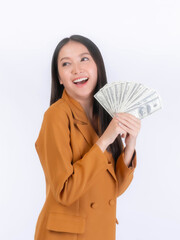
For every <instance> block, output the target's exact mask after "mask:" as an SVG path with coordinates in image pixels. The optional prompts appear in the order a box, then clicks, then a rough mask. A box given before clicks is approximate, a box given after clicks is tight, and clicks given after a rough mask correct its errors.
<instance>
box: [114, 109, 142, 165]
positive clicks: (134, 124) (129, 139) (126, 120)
mask: <svg viewBox="0 0 180 240" xmlns="http://www.w3.org/2000/svg"><path fill="white" fill-rule="evenodd" d="M115 117H116V118H117V119H118V121H119V125H120V127H121V128H122V129H123V130H124V131H125V133H123V134H122V135H121V137H124V138H125V143H126V147H125V152H124V162H125V164H126V165H127V166H129V165H130V163H131V159H132V156H133V153H134V149H135V146H136V138H137V135H138V133H139V131H140V128H141V121H140V120H139V119H138V118H136V117H135V116H133V115H132V114H129V113H118V114H116V116H115Z"/></svg>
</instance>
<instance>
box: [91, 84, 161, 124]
mask: <svg viewBox="0 0 180 240" xmlns="http://www.w3.org/2000/svg"><path fill="white" fill-rule="evenodd" d="M94 97H95V99H96V100H97V101H98V102H99V103H100V104H101V105H102V106H103V108H104V109H105V110H106V111H107V112H108V113H109V114H110V115H111V117H114V115H115V114H116V113H120V112H127V113H130V114H132V115H134V116H135V117H137V118H139V119H142V118H144V117H147V116H149V115H150V114H152V113H153V112H155V111H157V110H159V109H161V108H162V100H161V97H160V96H159V94H158V93H157V92H156V91H155V90H154V89H151V88H148V87H146V86H144V85H142V84H141V83H136V82H112V83H107V84H106V85H104V86H103V87H102V88H101V89H100V90H99V91H98V92H97V93H96V94H95V95H94Z"/></svg>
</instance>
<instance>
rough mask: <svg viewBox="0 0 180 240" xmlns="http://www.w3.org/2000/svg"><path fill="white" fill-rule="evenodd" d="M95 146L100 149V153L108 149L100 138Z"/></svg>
mask: <svg viewBox="0 0 180 240" xmlns="http://www.w3.org/2000/svg"><path fill="white" fill-rule="evenodd" d="M96 144H97V145H98V146H99V147H100V149H101V150H102V152H104V151H105V150H106V148H107V147H108V144H107V143H106V142H105V141H104V139H103V138H102V137H100V138H99V139H98V140H97V142H96Z"/></svg>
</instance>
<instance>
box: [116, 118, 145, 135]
mask: <svg viewBox="0 0 180 240" xmlns="http://www.w3.org/2000/svg"><path fill="white" fill-rule="evenodd" d="M115 118H116V119H117V120H118V121H119V122H120V126H121V128H122V129H123V130H124V131H126V132H128V133H129V134H131V135H133V136H137V134H138V132H139V130H140V127H141V121H140V119H138V118H136V117H135V116H133V115H132V114H129V113H118V114H116V115H115Z"/></svg>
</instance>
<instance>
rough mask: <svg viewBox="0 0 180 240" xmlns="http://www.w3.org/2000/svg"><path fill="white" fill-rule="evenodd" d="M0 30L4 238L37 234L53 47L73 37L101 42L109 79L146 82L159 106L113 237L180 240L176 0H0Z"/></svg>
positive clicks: (0, 220)
mask: <svg viewBox="0 0 180 240" xmlns="http://www.w3.org/2000/svg"><path fill="white" fill-rule="evenodd" d="M0 33H1V37H0V43H1V44H0V98H1V99H0V104H1V105H0V106H1V124H0V146H1V147H0V161H1V162H0V163H1V166H0V189H1V193H0V215H1V217H0V239H3V240H6V239H8V240H25V239H26V240H32V239H33V237H34V230H35V224H36V221H37V217H38V215H39V212H40V210H41V208H42V206H43V203H44V200H45V179H44V173H43V170H42V168H41V165H40V161H39V158H38V156H37V153H36V151H35V146H34V144H35V141H36V139H37V136H38V133H39V130H40V126H41V123H42V117H43V114H44V111H45V110H46V109H47V108H48V107H49V101H50V86H51V73H50V65H51V58H52V54H53V51H54V49H55V47H56V45H57V43H58V42H59V41H60V40H61V39H62V38H64V37H69V36H70V35H72V34H80V35H84V36H86V37H88V38H90V39H91V40H92V41H94V42H95V43H96V45H97V46H98V47H99V49H100V50H101V52H102V55H103V58H104V62H105V66H106V71H107V76H108V81H109V82H111V81H116V80H117V81H118V80H122V81H137V82H141V83H143V84H144V85H146V86H148V87H151V88H154V89H156V90H157V91H158V92H159V94H160V95H161V97H162V100H163V109H162V110H160V111H158V112H156V113H154V114H153V115H151V116H149V117H148V118H145V119H143V120H142V127H141V131H140V133H139V136H138V140H137V146H136V150H137V156H138V165H137V169H136V171H135V175H134V179H133V182H132V184H131V185H130V187H129V188H128V190H127V191H126V192H125V193H124V194H123V195H122V196H121V197H119V198H118V202H117V203H118V205H117V218H118V220H119V225H116V226H117V229H116V239H117V240H151V239H154V240H159V239H163V240H169V239H173V240H178V239H180V232H179V229H180V204H179V203H180V187H179V183H180V153H179V148H180V147H179V134H180V126H179V123H180V114H179V104H180V97H179V91H180V83H179V82H180V45H179V43H180V2H179V1H178V0H151V1H143V0H136V1H134V0H126V1H121V0H120V1H114V0H111V1H101V0H100V1H97V0H96V1H93V0H91V1H88V2H87V1H83V0H79V1H78V0H76V1H53V0H51V1H50V0H49V1H45V0H43V1H42V0H39V1H35V0H31V1H22V0H16V1H4V2H2V1H1V6H0Z"/></svg>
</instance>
